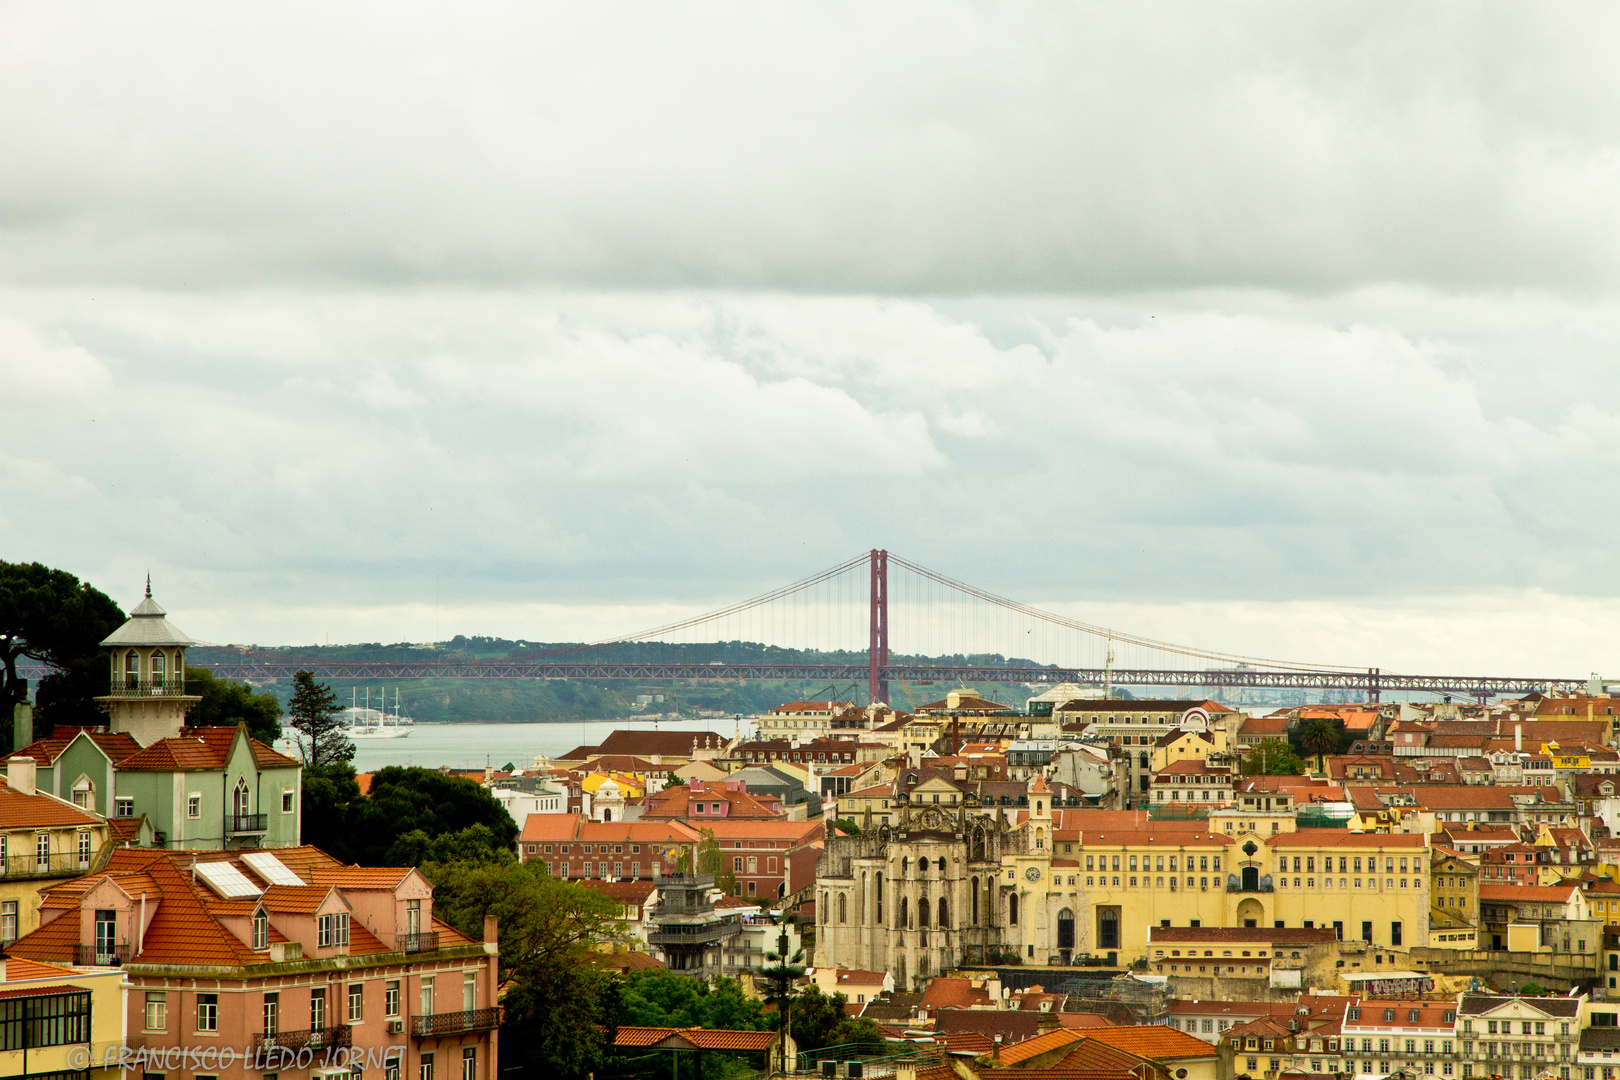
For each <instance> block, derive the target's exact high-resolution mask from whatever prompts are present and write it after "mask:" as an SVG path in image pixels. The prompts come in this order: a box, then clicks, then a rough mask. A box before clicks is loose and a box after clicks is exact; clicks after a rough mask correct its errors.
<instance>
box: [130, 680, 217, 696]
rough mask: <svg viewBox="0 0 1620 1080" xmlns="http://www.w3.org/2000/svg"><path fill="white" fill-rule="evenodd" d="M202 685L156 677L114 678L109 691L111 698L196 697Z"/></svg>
mask: <svg viewBox="0 0 1620 1080" xmlns="http://www.w3.org/2000/svg"><path fill="white" fill-rule="evenodd" d="M202 685H203V684H202V683H200V682H197V681H195V680H193V681H190V682H188V681H187V680H185V679H181V678H165V677H164V676H161V675H160V676H157V677H155V678H148V679H128V678H115V679H113V681H112V689H111V691H110V694H111V696H113V697H130V696H139V697H197V696H199V695H201V694H202Z"/></svg>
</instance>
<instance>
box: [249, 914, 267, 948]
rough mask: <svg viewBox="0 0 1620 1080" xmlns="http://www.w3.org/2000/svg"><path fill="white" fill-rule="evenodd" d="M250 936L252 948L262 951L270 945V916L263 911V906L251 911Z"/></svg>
mask: <svg viewBox="0 0 1620 1080" xmlns="http://www.w3.org/2000/svg"><path fill="white" fill-rule="evenodd" d="M252 938H253V941H252V948H254V949H257V950H261V951H262V950H264V949H268V948H269V947H270V916H269V915H268V914H266V913H265V910H264V908H259V909H258V910H257V911H255V912H254V913H253V934H252Z"/></svg>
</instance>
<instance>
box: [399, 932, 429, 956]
mask: <svg viewBox="0 0 1620 1080" xmlns="http://www.w3.org/2000/svg"><path fill="white" fill-rule="evenodd" d="M394 942H395V945H396V946H397V947H398V948H399V951H400V952H407V953H419V952H434V951H435V950H437V949H438V947H439V932H438V931H437V930H423V931H420V932H418V933H415V934H400V935H399V936H398V937H396V938H395V939H394Z"/></svg>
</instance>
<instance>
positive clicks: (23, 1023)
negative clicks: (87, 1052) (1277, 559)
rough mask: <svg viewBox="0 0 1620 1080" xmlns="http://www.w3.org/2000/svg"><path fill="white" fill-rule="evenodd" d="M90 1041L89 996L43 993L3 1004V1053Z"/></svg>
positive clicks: (0, 1006)
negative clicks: (5, 1051)
mask: <svg viewBox="0 0 1620 1080" xmlns="http://www.w3.org/2000/svg"><path fill="white" fill-rule="evenodd" d="M89 1041H90V995H89V994H88V993H84V992H70V993H58V994H40V995H38V996H35V997H16V998H11V999H9V1000H6V1001H0V1050H23V1049H25V1048H26V1047H36V1046H62V1045H64V1044H67V1043H76V1042H77V1043H87V1042H89ZM34 1075H38V1074H37V1073H36V1074H34Z"/></svg>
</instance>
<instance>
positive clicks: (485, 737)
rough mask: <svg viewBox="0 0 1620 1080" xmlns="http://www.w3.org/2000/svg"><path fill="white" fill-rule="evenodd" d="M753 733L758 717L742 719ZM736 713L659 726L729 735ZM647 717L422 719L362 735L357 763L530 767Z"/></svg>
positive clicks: (636, 727)
mask: <svg viewBox="0 0 1620 1080" xmlns="http://www.w3.org/2000/svg"><path fill="white" fill-rule="evenodd" d="M740 723H741V731H742V733H743V734H745V735H746V734H748V733H749V732H750V731H751V730H752V723H751V721H748V720H743V721H740ZM738 725H739V721H737V720H734V719H732V718H731V717H729V716H728V717H724V718H717V719H712V720H661V721H659V722H658V724H657V725H656V728H657V730H659V731H713V732H715V733H716V734H718V735H724V736H725V737H727V738H728V739H729V738H730V737H731V736H733V735H735V734H736V733H737V731H738ZM654 727H655V725H654V724H651V723H649V722H648V721H645V720H600V721H588V722H586V723H583V724H582V723H569V724H416V725H414V726H413V727H412V728H411V733H410V735H409V736H407V737H406V738H403V739H359V740H357V741H356V742H355V744H354V746H355V753H354V767H355V769H356V770H357V771H359V772H375V771H376V770H378V769H380V768H382V767H383V766H385V765H423V766H426V767H428V768H436V767H438V766H440V765H449V766H450V767H451V768H455V769H481V768H483V767H484V764H485V763H486V762H487V763H489V764H491V765H494V766H495V767H496V768H497V769H498V768H500V767H501V766H503V765H505V764H506V763H507V762H512V763H513V764H515V765H517V766H519V767H520V768H529V767H532V766H533V764H534V756H535V755H536V754H545V755H546V756H547V757H556V756H557V755H559V754H565V753H567V752H568V751H570V750H572V749H573V748H574V747H576V746H580V745H590V746H595V745H596V744H597V743H600V742H601V741H602V740H603V739H605V738H606V737H607V736H608V735H609V734H610V733H611V732H614V731H617V730H620V729H627V730H631V731H652V730H653V729H654Z"/></svg>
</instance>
